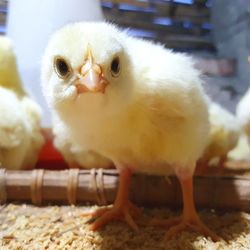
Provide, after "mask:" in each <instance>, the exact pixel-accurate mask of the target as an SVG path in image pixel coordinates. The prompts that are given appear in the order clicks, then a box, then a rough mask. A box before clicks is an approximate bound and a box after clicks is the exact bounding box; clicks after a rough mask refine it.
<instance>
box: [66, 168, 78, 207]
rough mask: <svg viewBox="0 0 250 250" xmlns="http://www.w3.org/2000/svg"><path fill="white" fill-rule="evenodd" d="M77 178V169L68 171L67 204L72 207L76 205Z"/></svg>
mask: <svg viewBox="0 0 250 250" xmlns="http://www.w3.org/2000/svg"><path fill="white" fill-rule="evenodd" d="M78 178H79V169H70V170H69V178H68V186H67V190H68V202H69V204H71V205H73V204H76V192H77V185H78Z"/></svg>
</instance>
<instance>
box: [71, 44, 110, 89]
mask: <svg viewBox="0 0 250 250" xmlns="http://www.w3.org/2000/svg"><path fill="white" fill-rule="evenodd" d="M107 85H108V81H107V80H106V79H105V78H104V75H103V72H102V68H101V66H100V65H98V64H97V63H95V62H94V59H93V56H92V53H91V50H90V48H88V54H87V60H86V61H85V63H84V64H83V66H82V67H81V69H80V75H79V79H78V80H77V81H76V82H75V86H76V89H77V93H78V94H81V93H85V92H101V93H104V92H105V89H106V86H107Z"/></svg>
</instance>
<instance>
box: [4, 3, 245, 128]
mask: <svg viewBox="0 0 250 250" xmlns="http://www.w3.org/2000/svg"><path fill="white" fill-rule="evenodd" d="M81 20H88V21H89V20H95V21H100V20H107V21H109V22H112V23H116V24H118V25H119V26H121V27H123V28H129V33H131V34H132V35H133V36H137V37H142V38H145V39H150V40H154V41H157V42H160V43H163V44H164V45H165V46H166V47H167V48H172V49H173V50H175V51H182V52H187V53H190V54H192V55H193V56H194V57H195V60H196V66H197V67H198V68H200V69H201V70H202V71H203V73H204V74H205V78H206V83H205V87H206V89H207V91H208V93H209V94H210V96H211V97H212V98H213V99H214V100H217V101H218V102H219V103H221V104H223V106H225V107H226V108H228V109H229V110H231V111H234V109H235V105H236V103H237V101H238V100H239V98H240V96H241V95H242V94H243V93H244V92H245V91H246V89H247V88H248V86H249V77H250V65H249V64H248V62H247V58H248V55H249V54H250V52H249V50H250V37H249V36H250V32H249V31H250V1H249V0H84V1H82V0H72V1H69V0H44V1H38V0H22V1H17V0H9V1H7V0H0V34H3V35H4V34H7V35H8V36H10V37H11V38H12V40H13V43H14V47H15V51H16V54H17V61H18V66H19V71H20V74H21V77H22V80H23V83H24V85H25V86H26V88H27V89H28V90H29V92H30V93H31V94H32V95H33V96H34V97H35V98H36V99H37V100H38V102H39V103H40V104H41V105H42V106H43V108H44V110H45V115H44V119H43V125H44V126H49V125H50V119H49V113H48V111H46V110H47V109H46V105H45V103H44V100H43V97H42V94H41V90H40V78H39V75H40V60H41V57H42V53H43V50H44V48H45V46H46V43H47V41H48V39H49V36H50V34H51V33H52V32H54V31H55V30H56V29H58V28H59V27H61V26H62V25H65V24H66V23H68V22H74V21H81ZM145 56H146V54H145ZM156 67H157V65H156ZM166 70H167V69H166Z"/></svg>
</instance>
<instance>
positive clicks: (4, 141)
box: [0, 37, 44, 169]
mask: <svg viewBox="0 0 250 250" xmlns="http://www.w3.org/2000/svg"><path fill="white" fill-rule="evenodd" d="M0 62H1V63H0V115H1V120H0V138H1V140H0V165H1V166H2V167H5V168H7V169H23V168H32V167H33V166H34V165H35V163H36V161H37V158H38V153H39V150H40V149H41V147H42V145H43V143H44V138H43V136H42V134H41V129H40V119H41V109H40V107H39V106H38V105H37V104H36V103H35V102H34V101H33V100H32V99H31V98H30V97H29V96H28V95H27V94H26V92H25V90H24V88H23V86H22V84H21V80H20V77H19V74H18V70H17V66H16V57H15V54H14V51H13V48H12V45H11V41H10V40H9V39H8V38H7V37H0Z"/></svg>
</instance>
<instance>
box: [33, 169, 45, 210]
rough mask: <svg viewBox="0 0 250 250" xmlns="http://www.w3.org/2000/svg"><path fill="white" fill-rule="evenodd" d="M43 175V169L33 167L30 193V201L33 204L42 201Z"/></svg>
mask: <svg viewBox="0 0 250 250" xmlns="http://www.w3.org/2000/svg"><path fill="white" fill-rule="evenodd" d="M43 175H44V170H43V169H35V170H33V171H32V179H31V185H30V194H31V200H32V203H33V204H35V205H41V203H42V184H43Z"/></svg>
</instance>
